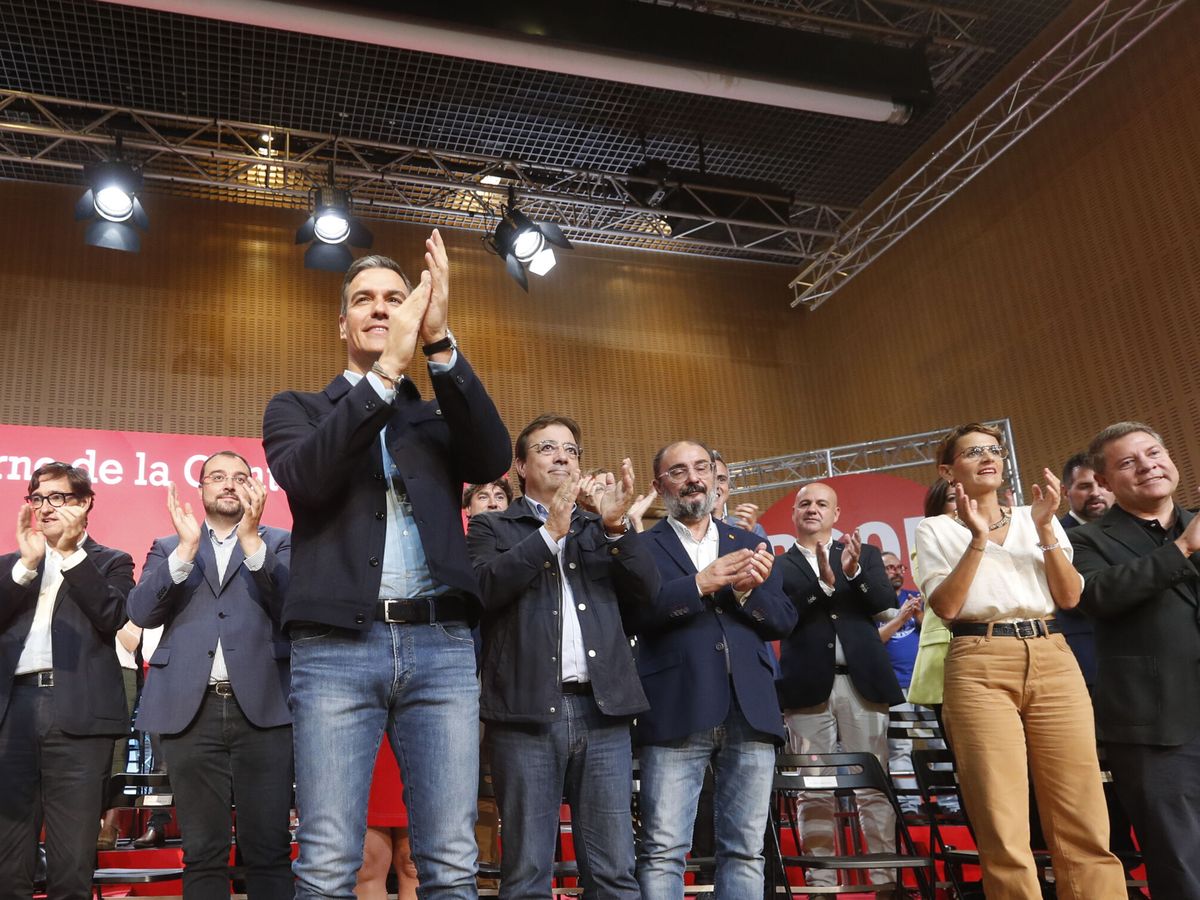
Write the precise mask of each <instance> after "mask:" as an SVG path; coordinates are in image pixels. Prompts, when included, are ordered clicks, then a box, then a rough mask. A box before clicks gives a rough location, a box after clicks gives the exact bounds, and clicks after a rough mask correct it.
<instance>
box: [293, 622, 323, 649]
mask: <svg viewBox="0 0 1200 900" xmlns="http://www.w3.org/2000/svg"><path fill="white" fill-rule="evenodd" d="M332 632H333V626H332V625H323V624H321V623H319V622H294V623H293V624H292V625H290V626H289V627H288V637H289V638H291V641H292V644H293V645H295V644H305V643H310V642H312V641H316V640H319V639H321V638H323V637H327V636H328V635H330V634H331V633H332Z"/></svg>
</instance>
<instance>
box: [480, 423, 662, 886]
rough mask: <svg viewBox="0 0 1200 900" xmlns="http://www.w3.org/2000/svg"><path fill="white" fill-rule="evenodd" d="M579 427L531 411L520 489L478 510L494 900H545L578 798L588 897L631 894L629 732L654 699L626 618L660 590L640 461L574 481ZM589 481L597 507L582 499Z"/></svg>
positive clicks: (521, 452) (576, 819)
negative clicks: (488, 509) (641, 675)
mask: <svg viewBox="0 0 1200 900" xmlns="http://www.w3.org/2000/svg"><path fill="white" fill-rule="evenodd" d="M579 438H580V432H579V426H578V425H577V424H576V423H575V421H574V420H573V419H571V418H569V417H567V416H562V415H553V414H548V415H542V416H538V417H537V418H536V419H534V420H533V421H532V422H530V423H529V424H528V425H527V426H525V428H524V430H522V431H521V433H520V435H518V436H517V443H516V452H515V457H516V468H517V481H518V483H519V484H520V487H521V492H522V494H523V496H522V497H521V498H520V499H519V500H516V501H514V502H513V503H512V505H510V506H509V507H508V509H507V510H505V511H503V512H499V513H495V514H493V515H484V516H475V517H473V518H472V519H471V527H470V531H469V533H468V535H467V547H468V549H469V550H470V552H471V558H472V559H473V560H474V562H475V571H476V573H477V574H478V575H479V583H480V587H481V588H482V594H481V598H482V600H483V610H484V612H483V664H482V679H483V694H482V698H481V701H480V712H481V715H482V717H483V719H484V721H485V722H486V723H487V740H488V744H489V747H490V750H491V759H492V776H493V778H494V780H495V786H496V798H497V800H498V802H499V806H500V820H501V821H502V822H503V823H504V838H503V843H504V852H503V853H502V854H501V856H500V866H501V874H500V896H501V897H547V898H548V897H550V895H551V880H552V876H553V871H554V850H555V847H556V845H557V842H558V823H559V807H560V805H561V803H562V799H563V797H566V800H567V802H568V803H569V804H570V807H571V821H572V823H573V832H574V835H575V854H576V858H577V859H579V861H580V866H579V874H580V879H581V881H582V882H583V889H584V893H585V894H586V895H587V896H595V897H610V898H611V897H624V898H628V900H636V898H637V897H638V896H639V895H638V884H637V879H636V878H635V877H634V850H633V823H632V821H631V819H630V800H631V795H632V789H633V763H632V749H631V745H630V735H629V727H630V723H631V721H632V719H633V717H634V716H635V715H638V714H639V713H643V712H645V711H646V710H647V709H648V708H649V704H648V703H647V702H646V695H645V694H644V693H643V691H642V685H641V682H640V681H639V680H638V674H637V668H636V666H635V665H634V661H633V653H632V651H631V650H630V646H629V638H628V636H627V628H626V621H627V619H628V618H629V616H630V615H631V614H632V612H633V611H636V610H637V609H639V608H643V607H645V606H647V605H648V604H650V603H651V602H652V601H653V599H654V596H655V594H657V592H658V587H659V577H658V569H657V568H656V567H655V565H654V560H653V559H652V558H651V557H650V554H649V552H648V548H647V546H646V543H645V539H644V535H640V534H637V533H636V532H635V531H634V530H633V528H632V527H631V525H630V522H629V519H628V517H627V515H626V514H627V513H628V511H629V507H630V505H631V504H632V503H633V499H634V488H633V484H634V480H633V465H632V464H631V463H630V461H629V460H628V459H626V460H625V461H624V462H623V463H622V465H621V471H620V473H619V475H613V474H612V473H606V474H604V475H600V476H595V477H592V478H588V479H583V478H581V476H580V471H579V459H580V456H581V454H582V450H581V449H580V440H579ZM581 485H583V486H584V487H585V489H586V488H592V489H593V490H592V491H591V492H590V495H589V499H590V501H591V505H592V506H593V507H594V508H595V509H596V510H597V512H595V513H593V512H590V511H588V510H585V509H583V508H582V507H581V505H580V504H579V503H578V502H577V501H578V499H579V496H580V487H581Z"/></svg>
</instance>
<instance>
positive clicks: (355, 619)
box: [354, 613, 367, 625]
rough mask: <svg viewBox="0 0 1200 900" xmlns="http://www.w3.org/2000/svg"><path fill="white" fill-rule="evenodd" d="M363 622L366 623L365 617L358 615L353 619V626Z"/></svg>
mask: <svg viewBox="0 0 1200 900" xmlns="http://www.w3.org/2000/svg"><path fill="white" fill-rule="evenodd" d="M365 621H367V617H366V616H364V615H363V614H362V613H359V614H358V615H357V616H355V617H354V624H355V625H361V624H362V623H363V622H365Z"/></svg>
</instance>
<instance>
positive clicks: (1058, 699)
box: [917, 423, 1126, 900]
mask: <svg viewBox="0 0 1200 900" xmlns="http://www.w3.org/2000/svg"><path fill="white" fill-rule="evenodd" d="M1007 456H1008V450H1007V448H1005V447H1004V445H1003V442H1002V440H1001V435H1000V432H999V431H997V430H996V429H994V428H990V427H988V426H986V425H980V424H977V423H972V424H969V425H961V426H959V427H958V428H956V429H954V430H953V431H951V432H950V434H948V435H947V436H946V439H945V440H944V441H943V442H942V445H941V447H940V448H939V451H938V461H939V463H940V465H939V466H938V471H939V473H940V474H941V476H942V477H943V478H945V479H946V480H947V481H949V482H951V483H952V484H953V485H954V488H955V495H956V508H957V514H956V515H941V516H936V517H934V518H931V519H925V520H924V521H922V522H921V524H920V525H919V526H917V558H918V559H919V560H920V561H921V567H920V575H921V591H922V593H923V594H924V595H925V597H926V600H927V602H928V603H929V605H930V606H931V607H933V609H934V611H935V612H936V613H937V614H938V615H939V616H940V617H941V618H942V619H943V620H944V621H945V622H946V623H947V625H949V627H950V631H951V633H952V634H953V635H954V637H953V639H952V641H951V644H950V652H949V654H948V655H947V657H946V675H945V691H944V697H943V702H944V706H943V709H942V713H943V716H944V718H945V723H946V730H947V732H948V735H949V740H950V745H951V747H952V748H953V750H954V755H955V759H956V762H957V767H958V776H959V782H960V785H961V789H962V794H963V798H964V800H965V802H966V806H967V812H968V814H969V815H970V816H971V822H972V824H973V825H974V829H975V837H976V840H977V842H978V845H979V852H980V861H981V863H982V867H983V886H984V891H985V893H986V894H987V896H988V900H1030V898H1036V897H1039V896H1041V891H1040V889H1039V885H1038V879H1037V872H1036V869H1035V867H1034V862H1033V856H1032V854H1031V852H1030V849H1029V788H1028V778H1029V773H1030V772H1032V774H1033V782H1034V789H1035V790H1036V792H1037V799H1038V808H1039V810H1040V813H1041V820H1042V827H1043V829H1044V831H1045V833H1046V836H1047V840H1048V842H1049V844H1050V852H1051V855H1052V858H1053V865H1054V881H1055V886H1056V889H1057V892H1058V897H1059V898H1060V900H1109V898H1111V900H1123V898H1125V897H1126V893H1125V874H1124V872H1123V871H1122V869H1121V864H1120V863H1119V862H1118V861H1117V858H1116V857H1115V856H1113V855H1112V854H1111V853H1109V852H1108V812H1107V808H1106V807H1105V803H1104V795H1103V793H1102V789H1101V783H1100V766H1099V763H1098V761H1097V758H1096V733H1095V726H1094V724H1093V719H1092V706H1091V701H1090V700H1089V698H1088V693H1087V689H1086V688H1085V687H1084V684H1083V676H1082V675H1081V674H1080V672H1079V666H1078V664H1077V663H1076V662H1075V656H1074V654H1073V653H1072V652H1071V649H1070V648H1069V647H1068V646H1067V643H1066V641H1065V640H1064V639H1063V637H1062V635H1061V634H1059V633H1058V626H1057V624H1056V623H1055V621H1054V618H1053V616H1054V610H1055V608H1056V607H1058V606H1061V607H1064V608H1068V609H1069V608H1071V607H1073V606H1075V605H1076V604H1077V603H1078V602H1079V595H1080V592H1081V590H1082V587H1083V579H1082V578H1081V577H1080V575H1079V573H1078V572H1076V571H1075V569H1074V568H1073V567H1072V565H1071V555H1072V553H1071V544H1070V543H1069V542H1068V540H1067V536H1066V533H1065V532H1064V531H1063V529H1062V526H1061V525H1060V524H1059V522H1058V520H1057V518H1056V517H1055V511H1056V510H1057V508H1058V503H1059V496H1060V495H1059V482H1058V479H1057V478H1055V477H1054V473H1052V472H1051V471H1050V470H1049V469H1045V470H1044V476H1045V482H1046V484H1045V486H1044V487H1039V486H1037V485H1034V486H1033V496H1034V503H1033V506H1019V507H1011V508H1007V507H1004V506H1002V505H1001V503H1000V498H999V495H998V493H997V491H998V490H999V488H1000V486H1001V484H1002V482H1003V480H1004V460H1005V459H1006V458H1007Z"/></svg>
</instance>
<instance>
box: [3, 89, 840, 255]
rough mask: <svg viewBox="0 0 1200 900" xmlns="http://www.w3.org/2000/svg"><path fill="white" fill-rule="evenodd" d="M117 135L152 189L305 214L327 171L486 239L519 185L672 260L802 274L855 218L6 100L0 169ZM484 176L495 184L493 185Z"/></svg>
mask: <svg viewBox="0 0 1200 900" xmlns="http://www.w3.org/2000/svg"><path fill="white" fill-rule="evenodd" d="M118 135H120V137H121V140H122V147H123V153H124V155H125V157H126V158H128V159H129V160H130V161H131V162H134V163H136V164H137V165H140V166H141V167H142V169H143V174H144V177H145V179H146V181H147V183H148V184H151V185H154V186H156V187H158V188H160V189H163V190H166V191H169V192H171V193H179V194H185V195H189V196H201V197H212V198H220V199H228V198H229V197H230V196H231V195H233V196H235V197H237V199H239V200H241V201H243V202H252V203H262V204H267V205H274V206H283V207H295V208H303V207H306V206H307V204H308V197H309V191H310V190H311V189H312V188H313V187H315V186H317V185H319V184H324V183H325V182H326V180H327V178H328V172H329V167H330V165H331V164H332V165H333V167H334V172H335V179H336V182H337V184H338V186H339V187H343V188H348V189H349V190H351V191H352V193H353V195H354V201H355V212H356V214H357V215H359V216H360V217H364V218H373V219H403V220H404V221H410V222H411V221H416V222H421V223H425V224H431V225H439V226H447V227H458V228H466V229H473V230H479V231H490V230H491V229H492V227H494V225H495V220H496V219H497V218H498V217H499V216H500V215H501V212H502V208H503V206H504V203H505V202H506V199H507V195H508V191H509V188H510V187H511V188H513V189H514V190H515V192H516V196H517V199H518V202H519V204H520V206H521V209H522V210H523V211H525V212H526V213H527V214H528V215H530V216H531V217H532V218H534V219H537V220H547V221H553V222H556V223H557V224H559V225H560V226H562V228H563V229H564V230H565V231H566V232H567V234H568V235H569V236H570V237H571V238H573V239H576V240H580V241H583V242H585V243H600V244H612V245H618V246H627V247H638V248H642V249H650V250H658V251H666V252H676V253H691V254H701V255H705V256H718V257H720V256H728V257H738V258H743V259H758V260H763V261H767V262H776V263H789V262H790V263H792V264H795V263H796V262H798V261H804V260H810V259H812V258H814V257H815V256H816V255H817V253H818V252H819V250H820V248H821V247H823V246H824V245H826V244H827V243H828V242H829V241H830V240H832V239H833V238H834V237H836V235H837V234H838V233H839V231H840V230H841V229H842V228H843V226H844V225H845V223H846V220H847V219H848V217H849V216H850V215H851V214H852V213H853V212H854V210H853V209H851V208H849V207H834V206H829V205H825V204H817V203H805V202H801V201H797V200H795V199H794V198H792V197H789V196H786V195H778V194H765V193H756V192H753V191H740V190H736V189H730V188H724V187H714V186H709V185H704V184H701V183H690V182H688V181H676V180H656V179H653V178H641V177H635V176H630V175H628V174H622V173H616V172H604V171H596V170H590V169H579V168H570V167H566V166H561V165H547V164H544V163H536V164H535V163H528V162H524V161H522V160H518V159H494V158H488V157H485V156H477V155H471V154H465V153H457V152H455V153H447V152H443V151H439V150H436V149H432V148H428V147H414V146H401V145H395V144H387V143H383V142H380V141H371V140H359V139H351V138H345V137H338V136H337V135H333V134H323V133H319V132H312V131H300V130H295V129H276V128H273V127H272V126H270V125H267V124H261V123H249V122H234V121H224V120H220V119H203V118H199V117H192V116H183V115H175V114H167V113H160V112H152V111H147V110H135V109H128V108H122V107H117V106H108V105H104V104H99V103H91V102H84V101H78V100H68V99H63V98H56V97H48V96H42V95H36V94H30V93H25V92H20V91H7V90H0V160H3V161H6V162H11V163H21V164H25V165H27V166H30V167H34V168H50V169H54V168H57V169H60V170H63V171H64V172H69V171H70V170H76V171H78V170H81V169H82V167H83V165H84V164H86V163H88V162H91V161H94V160H97V159H107V158H109V157H111V155H112V153H113V149H114V142H115V139H116V137H117V136H118ZM488 176H491V179H489V180H492V179H498V181H499V183H498V184H484V183H483V179H484V178H485V177H488ZM63 180H69V179H67V178H64V179H63ZM663 188H667V189H671V190H672V191H674V193H675V195H676V196H677V197H678V196H680V195H684V196H686V198H687V200H688V205H689V211H688V212H687V213H683V214H681V213H678V212H667V211H666V210H665V209H662V208H659V207H658V206H656V205H654V204H653V202H652V201H651V199H650V198H652V197H653V196H654V195H655V194H656V193H659V194H661V193H662V191H661V189H663ZM731 201H732V202H731ZM731 207H732V208H735V209H736V212H734V213H732V214H731V213H729V212H728V210H729V209H730V208H731ZM692 210H695V212H692ZM722 211H724V212H722ZM782 211H786V212H782ZM681 215H682V216H684V218H683V219H682V220H681V219H680V218H678V217H679V216H681ZM668 217H670V218H668ZM672 221H673V222H674V223H675V225H674V227H672V225H671V224H670V223H671V222H672Z"/></svg>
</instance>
